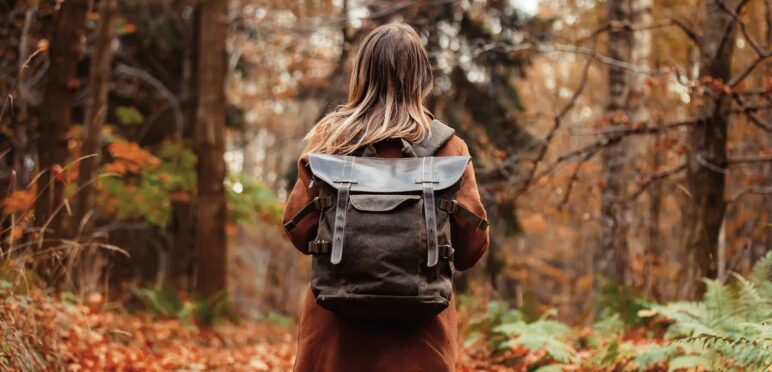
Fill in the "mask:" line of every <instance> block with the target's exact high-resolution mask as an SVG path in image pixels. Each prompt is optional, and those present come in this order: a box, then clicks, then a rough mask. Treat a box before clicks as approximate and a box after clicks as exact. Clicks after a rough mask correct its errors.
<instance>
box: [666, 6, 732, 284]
mask: <svg viewBox="0 0 772 372" xmlns="http://www.w3.org/2000/svg"><path fill="white" fill-rule="evenodd" d="M744 3H745V1H743V0H731V1H723V0H708V1H705V3H704V6H703V10H702V12H703V13H704V16H703V17H704V20H703V25H702V37H701V39H700V42H701V43H700V44H701V45H700V59H699V82H700V83H701V85H700V86H699V87H698V88H697V90H696V91H695V93H694V94H693V96H694V97H693V99H692V102H694V114H695V116H696V117H697V118H698V121H697V123H696V125H693V126H690V128H689V134H688V140H689V144H690V149H689V153H688V167H687V187H688V190H689V194H690V200H689V201H688V202H687V205H686V206H685V207H686V211H685V212H684V219H683V234H684V235H683V245H684V246H683V252H684V254H685V256H686V259H685V262H684V269H685V272H684V273H683V277H682V278H683V280H684V285H683V286H682V287H681V289H682V293H681V296H682V297H686V298H696V297H697V296H699V295H700V293H701V292H702V291H703V290H704V288H702V287H703V286H702V285H701V278H703V277H708V278H716V276H717V274H718V265H717V261H718V238H719V232H720V231H721V229H722V224H723V222H724V214H725V213H726V201H725V199H724V189H725V185H726V174H725V173H726V172H725V171H724V170H725V169H726V166H727V164H728V163H727V129H728V126H729V118H730V108H731V101H730V97H729V96H728V95H727V94H725V92H724V84H726V83H727V82H728V81H729V80H730V78H731V76H730V74H731V71H732V55H733V53H734V45H735V37H734V35H735V28H736V22H735V19H734V16H733V12H737V11H739V7H740V5H742V4H744ZM734 14H736V13H734Z"/></svg>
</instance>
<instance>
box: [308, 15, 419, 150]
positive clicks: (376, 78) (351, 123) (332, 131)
mask: <svg viewBox="0 0 772 372" xmlns="http://www.w3.org/2000/svg"><path fill="white" fill-rule="evenodd" d="M432 84H433V77H432V69H431V65H430V63H429V57H428V55H427V54H426V50H425V49H424V47H423V45H422V44H421V39H420V38H419V37H418V34H417V33H416V32H415V30H413V28H412V27H410V26H408V25H405V24H398V23H392V24H387V25H383V26H380V27H378V28H376V29H375V30H373V31H372V32H370V34H369V35H367V37H366V38H365V39H364V41H363V43H362V46H361V47H360V48H359V52H358V53H357V57H356V62H355V63H354V69H353V70H352V71H351V83H350V85H349V91H348V102H347V103H346V104H345V105H342V106H339V107H338V108H337V110H335V111H334V112H331V113H329V114H327V115H326V116H325V117H324V118H322V120H320V121H319V122H318V123H316V125H315V126H314V127H313V129H311V131H310V132H309V133H308V135H307V136H306V139H311V138H317V139H318V140H317V141H314V142H315V143H314V144H313V145H312V147H311V149H310V151H312V152H321V153H328V154H348V153H351V152H353V151H354V150H356V149H358V148H360V147H362V146H365V145H368V144H371V143H375V142H378V141H381V140H385V139H389V138H404V139H405V140H407V141H409V142H419V141H420V140H422V139H423V138H424V137H425V136H427V135H428V134H429V125H430V123H431V120H432V115H431V113H430V112H429V110H428V109H427V108H426V107H425V106H424V99H425V98H426V96H428V95H429V93H431V90H432Z"/></svg>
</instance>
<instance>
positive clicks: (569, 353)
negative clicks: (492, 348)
mask: <svg viewBox="0 0 772 372" xmlns="http://www.w3.org/2000/svg"><path fill="white" fill-rule="evenodd" d="M493 332H495V333H500V334H503V335H506V336H508V337H509V340H507V341H505V342H504V343H502V344H501V345H500V347H501V348H509V347H511V346H512V345H522V346H523V347H525V348H526V349H528V350H544V351H546V352H547V354H549V356H550V357H551V358H552V359H554V360H556V361H558V362H561V363H576V362H577V361H578V357H577V353H576V350H575V349H574V348H573V346H571V345H570V344H569V343H568V342H566V340H565V339H566V337H567V336H569V335H570V333H571V328H570V327H568V326H567V325H565V324H563V323H560V322H556V321H553V320H549V319H544V318H542V319H539V320H537V321H535V322H533V323H526V322H524V321H518V322H514V323H505V324H501V325H499V326H498V327H496V328H494V329H493Z"/></svg>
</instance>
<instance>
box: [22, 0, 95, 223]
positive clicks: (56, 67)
mask: <svg viewBox="0 0 772 372" xmlns="http://www.w3.org/2000/svg"><path fill="white" fill-rule="evenodd" d="M88 3H89V2H88V1H87V0H67V1H64V2H62V3H61V8H60V9H59V12H58V13H57V14H56V15H55V16H54V17H55V20H54V25H55V26H54V31H53V35H52V36H51V42H50V45H51V47H50V51H49V60H50V66H49V67H48V71H47V73H46V75H47V78H48V80H47V81H46V85H45V93H44V96H43V102H45V104H46V107H45V109H43V110H41V111H42V113H41V115H40V124H39V135H40V139H39V142H38V149H39V150H38V151H39V158H40V164H39V169H40V171H41V172H42V174H41V176H40V178H39V179H38V190H39V191H40V192H42V195H41V196H40V197H39V198H38V200H37V202H36V205H35V216H36V217H35V221H36V224H37V225H38V226H44V225H46V223H47V222H48V220H49V219H51V223H50V224H48V226H47V227H48V229H50V230H51V231H53V234H54V235H55V236H61V235H62V233H63V232H62V231H61V228H62V223H61V221H62V218H61V213H57V214H56V215H53V214H54V213H55V212H56V209H57V208H59V207H60V206H61V205H62V195H63V190H64V183H63V182H62V180H61V167H62V166H64V164H65V162H66V161H67V153H68V152H67V132H68V131H69V130H70V125H71V120H72V106H73V104H74V101H75V89H76V88H77V80H76V79H77V75H76V73H77V71H76V69H77V65H78V61H79V60H80V57H81V51H80V49H81V38H82V37H83V32H84V30H85V23H84V21H85V18H86V11H87V10H88Z"/></svg>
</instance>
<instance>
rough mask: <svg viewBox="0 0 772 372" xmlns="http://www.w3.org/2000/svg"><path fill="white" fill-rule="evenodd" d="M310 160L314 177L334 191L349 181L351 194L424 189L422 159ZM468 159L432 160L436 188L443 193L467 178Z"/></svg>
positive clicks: (326, 156) (319, 156) (328, 157)
mask: <svg viewBox="0 0 772 372" xmlns="http://www.w3.org/2000/svg"><path fill="white" fill-rule="evenodd" d="M308 159H309V160H310V165H311V172H312V173H313V174H314V176H315V177H316V178H317V179H319V180H321V181H323V182H324V183H326V184H328V185H330V186H331V187H333V188H335V189H340V188H341V187H343V186H344V185H346V184H348V183H349V181H350V191H351V192H367V193H384V194H389V193H401V192H415V191H422V190H423V184H422V181H424V172H425V168H424V161H423V158H395V159H385V158H360V157H353V156H341V155H329V154H316V153H312V154H309V155H308ZM347 159H350V160H348V161H350V162H351V165H352V166H351V168H350V169H349V167H348V166H347V165H346V163H347ZM469 160H470V157H469V156H440V157H435V158H432V162H431V163H432V165H431V167H432V169H431V174H432V181H433V189H434V190H444V189H446V188H448V187H451V186H453V185H455V184H456V182H458V181H459V180H460V179H461V176H463V175H464V170H466V166H467V164H469ZM344 165H346V167H345V168H346V173H347V174H346V175H344V173H343V171H344ZM349 172H350V173H349ZM345 176H349V177H345Z"/></svg>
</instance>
